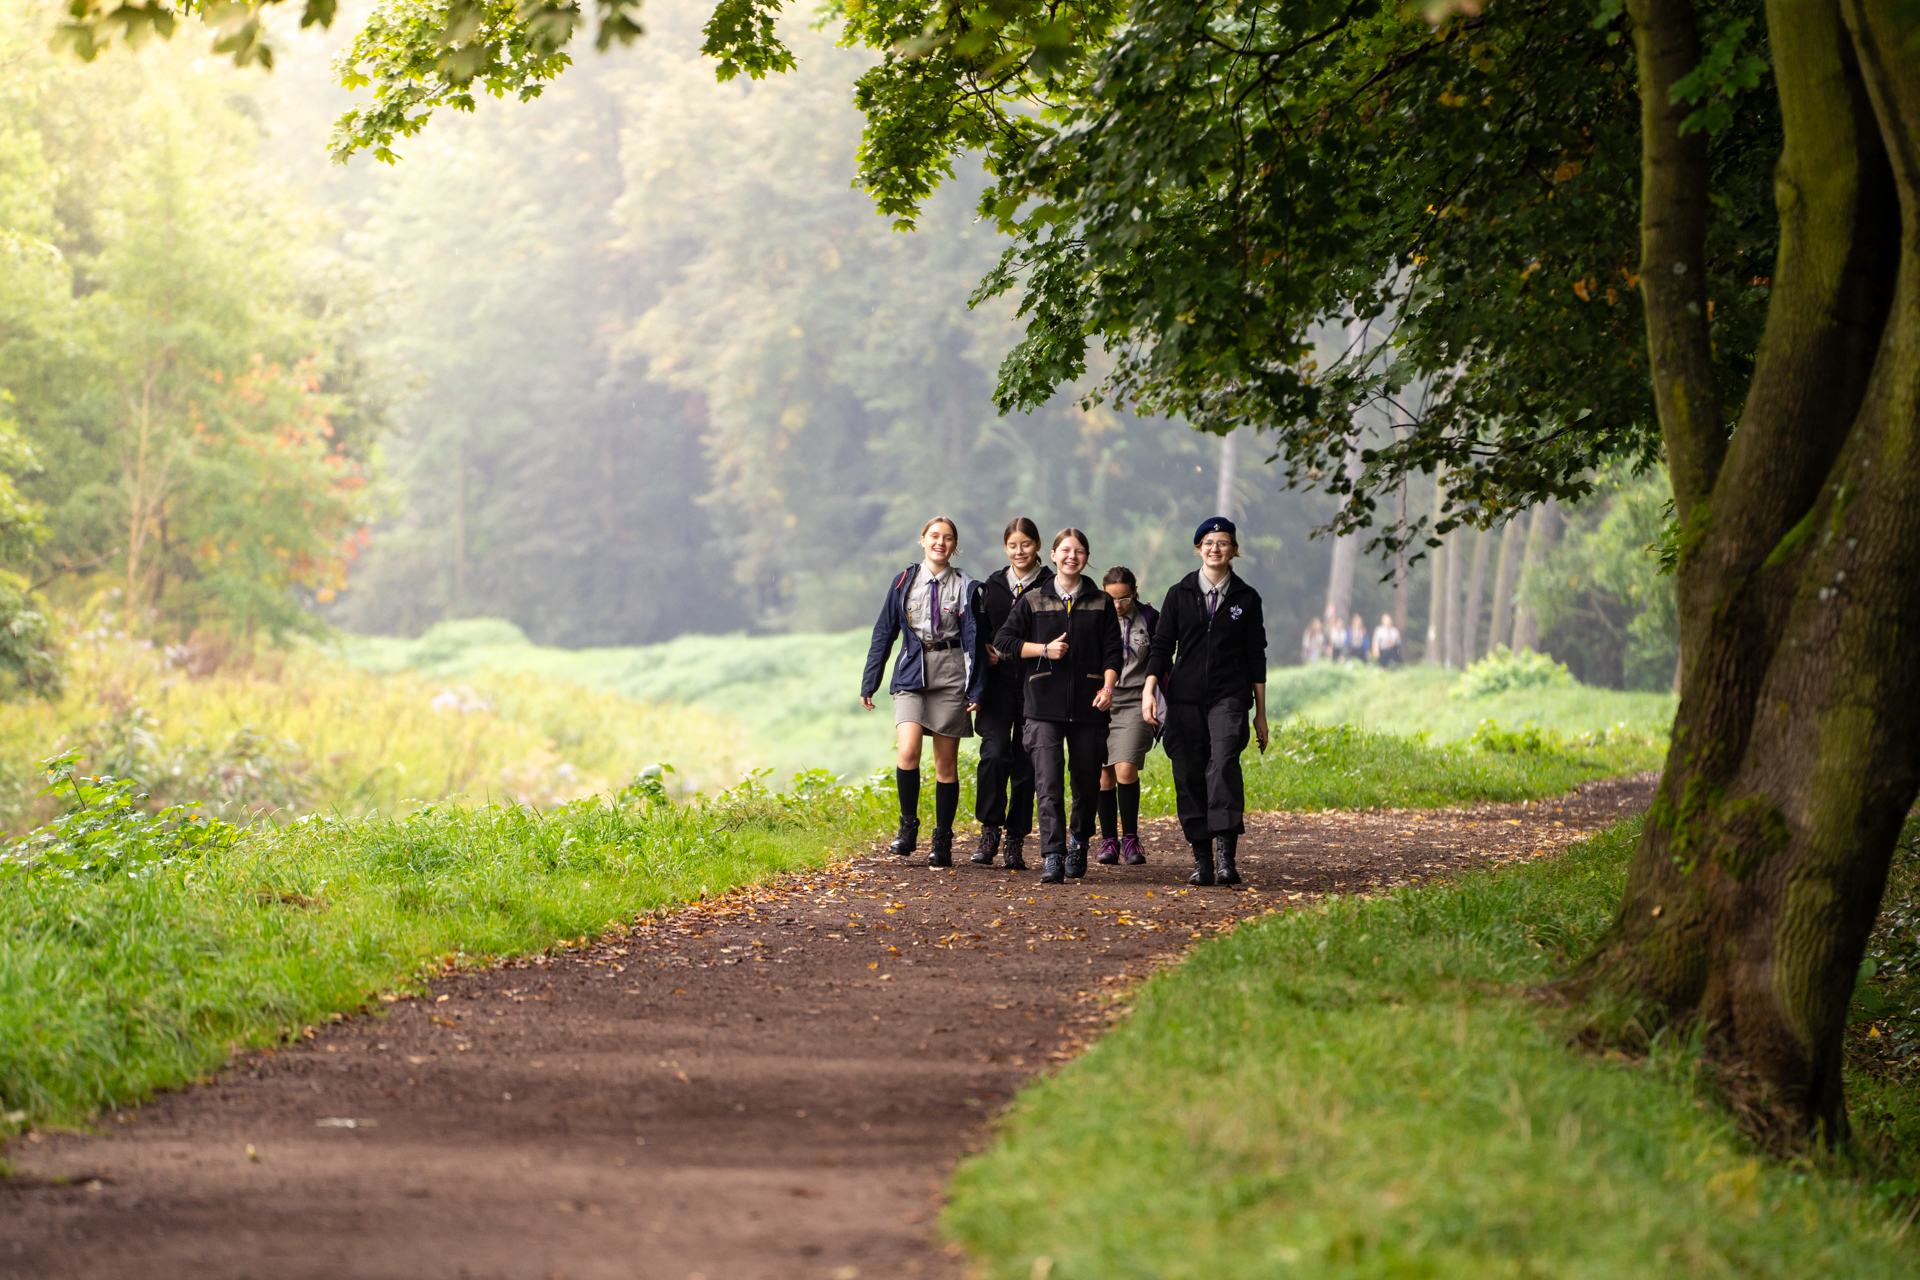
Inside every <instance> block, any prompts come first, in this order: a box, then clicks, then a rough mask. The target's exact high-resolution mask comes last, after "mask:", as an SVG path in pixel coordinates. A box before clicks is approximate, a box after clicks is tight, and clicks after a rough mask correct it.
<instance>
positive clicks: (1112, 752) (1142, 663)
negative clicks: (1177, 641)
mask: <svg viewBox="0 0 1920 1280" xmlns="http://www.w3.org/2000/svg"><path fill="white" fill-rule="evenodd" d="M1100 585H1101V586H1102V587H1103V588H1105V590H1106V593H1107V594H1108V595H1110V596H1112V597H1113V611H1114V613H1115V614H1117V615H1118V616H1119V619H1120V647H1121V653H1122V655H1123V656H1122V658H1121V666H1120V683H1119V684H1117V685H1115V686H1114V690H1113V718H1112V720H1111V721H1109V722H1108V725H1107V764H1106V767H1105V768H1104V769H1102V770H1101V771H1100V854H1099V857H1098V858H1097V859H1096V861H1099V862H1104V863H1106V864H1107V865H1109V866H1111V865H1113V864H1114V863H1116V862H1124V863H1126V864H1127V865H1128V866H1130V867H1137V866H1139V865H1141V864H1142V863H1144V862H1145V861H1146V860H1147V855H1146V853H1145V852H1143V851H1142V850H1141V848H1140V767H1141V766H1142V765H1144V764H1146V762H1147V752H1149V751H1151V750H1152V749H1153V743H1154V740H1155V739H1156V738H1158V737H1159V736H1160V734H1159V732H1158V731H1157V730H1156V729H1155V728H1154V726H1152V725H1150V724H1148V723H1147V718H1146V716H1144V715H1143V714H1141V711H1140V695H1141V693H1142V692H1143V690H1144V689H1145V686H1146V683H1147V650H1148V646H1150V645H1151V644H1152V643H1153V629H1154V626H1155V624H1156V623H1158V622H1159V621H1160V612H1159V610H1157V609H1155V608H1154V607H1153V606H1152V605H1150V604H1145V603H1143V602H1142V601H1141V599H1140V584H1139V583H1138V582H1137V581H1136V580H1135V579H1134V576H1133V570H1131V569H1129V568H1127V567H1125V566H1124V565H1115V566H1114V567H1113V568H1111V569H1109V570H1107V573H1106V576H1105V577H1103V578H1102V579H1100ZM1116 825H1117V826H1118V827H1119V831H1118V832H1116V831H1115V830H1114V828H1115V826H1116Z"/></svg>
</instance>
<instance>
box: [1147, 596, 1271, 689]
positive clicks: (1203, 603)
mask: <svg viewBox="0 0 1920 1280" xmlns="http://www.w3.org/2000/svg"><path fill="white" fill-rule="evenodd" d="M1147 674H1148V675H1150V676H1153V677H1155V678H1156V679H1158V680H1159V682H1160V688H1161V691H1162V692H1164V693H1165V694H1166V696H1167V701H1168V702H1186V703H1198V704H1199V705H1201V706H1211V705H1212V704H1214V703H1216V702H1219V701H1221V700H1222V699H1225V698H1245V699H1248V700H1249V701H1251V700H1252V698H1253V686H1254V685H1256V684H1265V683H1266V682H1267V624H1266V618H1265V615H1264V614H1263V613H1262V612H1261V608H1260V593H1259V592H1258V591H1255V590H1254V589H1253V588H1252V587H1250V586H1248V585H1247V584H1246V583H1245V582H1243V581H1241V579H1240V575H1239V574H1236V573H1232V572H1231V571H1229V573H1228V575H1227V589H1226V594H1225V595H1224V596H1223V597H1222V598H1221V601H1220V607H1219V609H1217V610H1216V611H1215V612H1214V615H1213V616H1212V617H1211V618H1209V617H1208V616H1207V593H1206V588H1205V587H1203V586H1201V584H1200V571H1199V570H1198V569H1196V570H1194V571H1193V572H1192V573H1190V574H1188V575H1187V576H1186V577H1184V578H1182V579H1180V581H1178V582H1176V583H1174V584H1173V586H1172V587H1171V588H1170V589H1169V590H1168V591H1167V598H1166V600H1165V601H1164V602H1163V603H1162V604H1161V606H1160V624H1159V626H1157V627H1156V628H1154V633H1153V652H1152V654H1151V655H1150V656H1149V657H1148V658H1147Z"/></svg>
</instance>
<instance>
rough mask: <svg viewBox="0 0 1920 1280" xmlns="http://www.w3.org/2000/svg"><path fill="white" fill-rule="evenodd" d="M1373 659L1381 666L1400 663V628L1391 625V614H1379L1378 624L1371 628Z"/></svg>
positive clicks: (1391, 665)
mask: <svg viewBox="0 0 1920 1280" xmlns="http://www.w3.org/2000/svg"><path fill="white" fill-rule="evenodd" d="M1373 660H1374V661H1375V662H1377V663H1379V664H1380V665H1381V666H1383V667H1397V666H1399V665H1400V628H1398V627H1396V626H1394V625H1393V615H1392V614H1390V613H1383V614H1381V615H1380V625H1379V626H1377V627H1375V628H1374V629H1373Z"/></svg>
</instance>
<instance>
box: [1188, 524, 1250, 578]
mask: <svg viewBox="0 0 1920 1280" xmlns="http://www.w3.org/2000/svg"><path fill="white" fill-rule="evenodd" d="M1194 551H1195V552H1196V553H1197V554H1198V555H1199V557H1200V563H1201V564H1204V565H1205V566H1207V568H1208V569H1210V570H1211V571H1212V572H1213V574H1214V576H1216V577H1218V576H1219V575H1220V574H1221V573H1224V572H1225V571H1226V568H1227V566H1228V565H1230V564H1232V563H1233V558H1234V556H1236V555H1238V554H1239V553H1240V547H1239V544H1238V543H1236V542H1235V541H1234V540H1233V535H1232V534H1230V533H1210V534H1208V535H1207V536H1206V537H1204V538H1202V539H1200V545H1199V546H1197V547H1195V548H1194Z"/></svg>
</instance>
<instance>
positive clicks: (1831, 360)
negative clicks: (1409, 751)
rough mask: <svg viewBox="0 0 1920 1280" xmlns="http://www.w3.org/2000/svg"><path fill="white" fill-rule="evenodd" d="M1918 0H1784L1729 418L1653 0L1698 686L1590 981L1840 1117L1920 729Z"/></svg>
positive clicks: (1687, 576) (1817, 1109)
mask: <svg viewBox="0 0 1920 1280" xmlns="http://www.w3.org/2000/svg"><path fill="white" fill-rule="evenodd" d="M1897 2H1898V0H1769V4H1768V24H1769V30H1770V34H1771V43H1772V49H1773V54H1774V59H1775V65H1774V72H1775V77H1776V80H1777V84H1778V89H1779V93H1780V102H1781V111H1782V117H1783V123H1784V126H1785V149H1784V152H1783V154H1782V156H1781V158H1780V162H1779V167H1778V171H1777V175H1776V183H1775V194H1776V200H1777V203H1778V206H1779V211H1780V225H1781V243H1780V256H1779V263H1778V267H1777V275H1776V276H1775V279H1774V281H1773V288H1772V297H1771V302H1770V308H1769V313H1768V320H1767V330H1766V335H1765V338H1764V340H1763V342H1762V345H1761V349H1760V356H1759V361H1758V364H1757V367H1756V370H1755V375H1754V379H1753V384H1752V387H1751V390H1750V392H1749V395H1748V399H1747V401H1746V407H1745V410H1744V412H1743V414H1742V417H1741V420H1740V424H1739V429H1738V430H1737V431H1736V432H1735V433H1734V434H1733V436H1732V438H1731V440H1728V439H1727V438H1726V436H1725V435H1724V433H1723V432H1722V430H1721V428H1720V425H1719V414H1718V413H1717V412H1713V411H1710V410H1711V406H1713V405H1714V403H1715V390H1714V386H1713V367H1712V359H1711V346H1710V337H1709V329H1708V316H1707V315H1706V314H1705V307H1704V305H1703V304H1704V302H1705V298H1704V296H1703V294H1702V293H1701V292H1700V290H1699V289H1698V288H1697V287H1696V286H1694V285H1691V284H1690V283H1689V282H1690V281H1697V280H1699V278H1700V277H1699V275H1698V265H1699V262H1700V260H1701V259H1700V256H1699V255H1701V254H1703V252H1704V220H1703V218H1702V216H1701V214H1702V211H1703V210H1704V206H1705V200H1706V193H1707V188H1706V174H1705V146H1706V143H1705V141H1704V139H1703V138H1702V137H1701V136H1700V135H1698V134H1695V135H1690V136H1683V135H1682V134H1681V133H1680V130H1679V121H1680V120H1681V119H1683V118H1684V115H1685V114H1686V110H1687V108H1685V107H1676V106H1673V105H1672V104H1671V97H1670V92H1669V90H1670V89H1671V86H1672V84H1673V82H1674V80H1675V79H1676V78H1677V77H1678V76H1680V75H1684V74H1685V73H1686V72H1687V71H1688V70H1690V69H1691V68H1692V66H1693V65H1694V64H1695V62H1697V61H1698V41H1697V37H1696V36H1695V34H1694V33H1695V32H1696V30H1697V27H1696V25H1695V18H1694V15H1693V13H1692V12H1691V10H1690V7H1689V6H1688V5H1687V4H1686V3H1684V0H1635V3H1633V4H1631V5H1630V8H1629V12H1630V14H1631V16H1632V18H1633V21H1634V25H1635V28H1636V45H1637V50H1638V55H1639V60H1640V72H1641V94H1642V99H1643V111H1642V120H1643V127H1644V130H1645V132H1644V136H1643V143H1642V145H1643V148H1644V154H1645V164H1644V167H1643V175H1644V185H1643V206H1644V215H1643V225H1642V243H1643V264H1642V268H1641V271H1642V287H1643V290H1644V296H1645V300H1646V306H1647V312H1648V333H1649V340H1650V354H1651V359H1652V366H1653V371H1654V378H1655V384H1656V391H1657V403H1658V407H1659V412H1660V418H1661V428H1662V432H1663V435H1664V437H1665V440H1666V446H1667V455H1668V460H1669V466H1670V470H1671V472H1672V475H1673V482H1674V497H1675V508H1676V514H1677V516H1678V518H1679V519H1680V521H1681V527H1682V540H1681V557H1680V565H1679V570H1678V590H1679V598H1680V609H1681V674H1680V693H1681V700H1680V708H1679V713H1678V715H1677V717H1676V719H1675V722H1674V732H1673V746H1672V749H1671V751H1670V753H1669V755H1668V758H1667V764H1666V770H1665V773H1664V775H1663V777H1662V779H1661V783H1660V790H1659V795H1658V798H1657V800H1656V802H1655V805H1654V808H1653V811H1652V812H1651V813H1650V814H1649V817H1648V822H1647V825H1646V828H1645V831H1644V833H1643V835H1642V838H1641V843H1640V846H1639V848H1638V850H1637V852H1636V855H1635V859H1634V862H1633V866H1632V871H1631V874H1630V878H1629V882H1628V887H1627V892H1626V894H1625V897H1624V899H1623V901H1622V904H1621V907H1620V912H1619V915H1618V917H1617V918H1616V920H1615V922H1614V925H1613V928H1612V930H1611V932H1610V933H1609V934H1608V936H1607V938H1606V939H1605V940H1604V941H1603V943H1602V945H1601V947H1600V949H1599V950H1598V951H1597V952H1596V954H1595V955H1594V957H1593V958H1592V959H1591V960H1590V961H1589V962H1588V964H1587V965H1586V966H1585V967H1584V969H1583V970H1582V972H1581V974H1580V975H1579V976H1578V978H1577V979H1576V981H1577V982H1578V983H1580V984H1582V985H1589V986H1590V985H1592V984H1596V983H1598V984H1603V985H1606V986H1609V987H1612V988H1614V989H1616V990H1621V991H1626V992H1629V993H1633V994H1636V995H1638V996H1640V997H1643V998H1645V999H1646V1000H1648V1001H1650V1002H1652V1003H1654V1004H1656V1005H1658V1006H1660V1007H1661V1008H1662V1009H1664V1010H1665V1012H1666V1014H1667V1016H1669V1017H1671V1018H1674V1019H1678V1020H1689V1019H1697V1020H1701V1021H1704V1022H1705V1023H1706V1024H1707V1026H1708V1027H1709V1029H1710V1040H1711V1043H1712V1044H1713V1045H1714V1046H1715V1048H1716V1050H1717V1051H1718V1052H1720V1053H1721V1054H1723V1055H1725V1056H1726V1057H1728V1058H1730V1059H1732V1060H1734V1061H1737V1062H1739V1063H1740V1064H1742V1065H1744V1066H1746V1067H1748V1068H1750V1069H1751V1071H1752V1072H1753V1073H1754V1075H1755V1076H1756V1077H1757V1078H1758V1079H1759V1080H1760V1081H1761V1082H1763V1083H1764V1084H1765V1085H1767V1086H1769V1087H1770V1088H1771V1089H1772V1090H1774V1092H1775V1094H1776V1097H1777V1099H1778V1101H1779V1103H1780V1104H1781V1105H1782V1106H1784V1107H1785V1108H1786V1109H1787V1110H1788V1111H1789V1113H1790V1114H1792V1115H1794V1116H1795V1117H1796V1118H1797V1119H1798V1121H1799V1122H1800V1123H1801V1124H1802V1125H1803V1126H1804V1127H1805V1128H1806V1129H1808V1130H1809V1131H1816V1130H1818V1131H1823V1132H1824V1133H1825V1134H1826V1135H1827V1136H1828V1137H1829V1138H1830V1139H1839V1138H1841V1137H1843V1136H1844V1134H1845V1131H1846V1129H1845V1107H1844V1099H1843V1096H1842V1090H1841V1075H1840V1059H1841V1038H1842V1033H1843V1031H1844V1028H1845V1018H1846V1008H1847V1003H1848V1000H1849V997H1850V995H1851V992H1852V989H1853V983H1854V975H1855V971H1856V968H1857V966H1858V965H1859V963H1860V958H1861V955H1862V953H1863V951H1864V948H1865V945H1866V937H1867V933H1868V931H1869V930H1870V929H1871V927H1872V924H1873V920H1874V918H1875V916H1876V914H1877V912H1878V908H1879V901H1880V895H1881V892H1882V890H1883V888H1884V885H1885V880H1886V872H1887V865H1888V861H1889V858H1890V855H1891V852H1892V849H1893V846H1894V842H1895V841H1896V839H1897V838H1898V835H1899V830H1900V825H1901V822H1902V821H1903V819H1904V817H1905V815H1906V813H1907V812H1908V810H1909V808H1910V807H1911V806H1912V803H1913V800H1914V796H1915V792H1916V789H1920V774H1917V773H1916V751H1915V742H1916V731H1920V663H1917V662H1916V661H1915V660H1914V657H1913V653H1912V645H1913V643H1914V638H1915V636H1916V635H1920V58H1916V57H1915V56H1914V54H1913V52H1912V50H1911V48H1910V47H1909V46H1908V41H1909V40H1910V39H1912V38H1914V36H1915V31H1914V26H1915V24H1914V23H1913V22H1911V21H1904V22H1903V21H1901V20H1900V19H1897V18H1896V16H1895V15H1896V5H1897Z"/></svg>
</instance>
